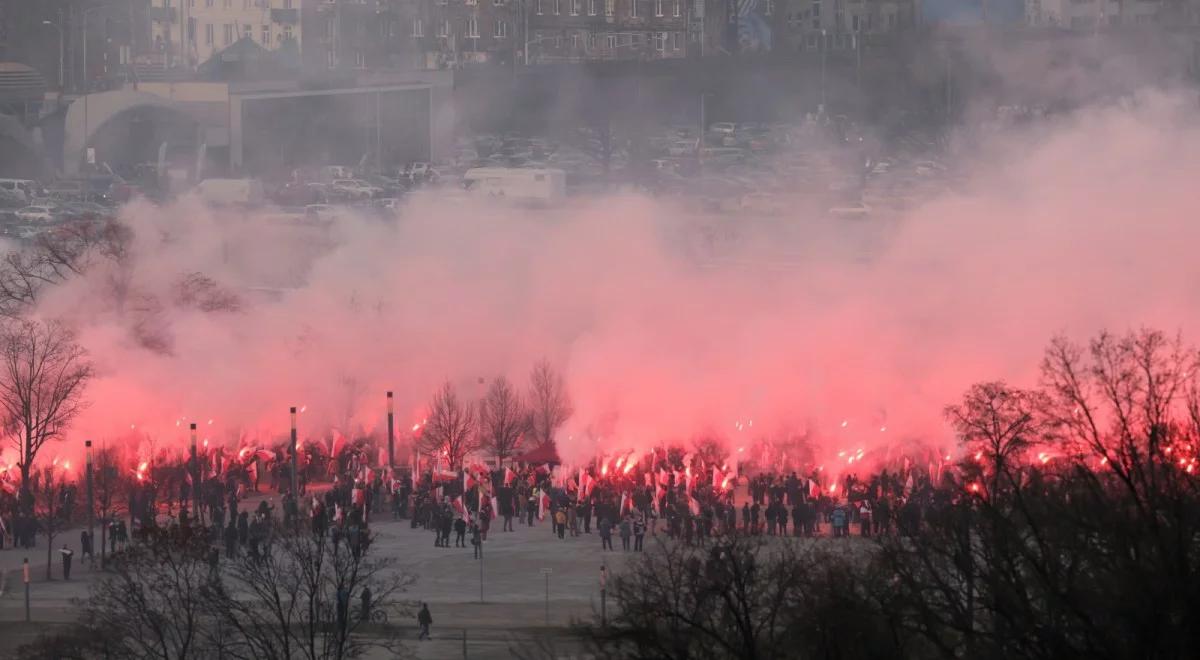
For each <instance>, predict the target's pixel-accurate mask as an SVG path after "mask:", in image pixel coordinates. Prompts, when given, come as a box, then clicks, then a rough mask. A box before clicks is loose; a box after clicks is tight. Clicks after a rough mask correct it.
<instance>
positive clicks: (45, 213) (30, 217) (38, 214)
mask: <svg viewBox="0 0 1200 660" xmlns="http://www.w3.org/2000/svg"><path fill="white" fill-rule="evenodd" d="M17 219H18V220H20V221H21V222H53V221H54V209H53V208H51V207H49V206H26V207H25V208H23V209H19V210H18V211H17Z"/></svg>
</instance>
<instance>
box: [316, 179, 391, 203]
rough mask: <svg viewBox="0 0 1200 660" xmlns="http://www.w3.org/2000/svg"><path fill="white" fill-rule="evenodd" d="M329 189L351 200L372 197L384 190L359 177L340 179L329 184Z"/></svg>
mask: <svg viewBox="0 0 1200 660" xmlns="http://www.w3.org/2000/svg"><path fill="white" fill-rule="evenodd" d="M329 189H330V191H331V192H333V193H334V194H336V195H338V196H339V197H342V198H344V199H350V200H360V199H371V198H372V197H374V196H375V195H376V194H378V193H380V192H383V191H382V190H380V189H378V188H376V187H374V186H371V185H368V184H367V183H366V182H363V181H359V180H358V179H338V180H336V181H334V182H333V183H332V184H330V185H329Z"/></svg>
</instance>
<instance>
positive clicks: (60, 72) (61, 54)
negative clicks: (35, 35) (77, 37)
mask: <svg viewBox="0 0 1200 660" xmlns="http://www.w3.org/2000/svg"><path fill="white" fill-rule="evenodd" d="M42 25H49V26H51V27H53V28H54V29H56V30H58V91H59V92H62V91H63V60H64V59H66V54H65V52H64V48H65V45H64V42H63V29H62V26H61V25H59V24H58V23H55V22H54V21H42Z"/></svg>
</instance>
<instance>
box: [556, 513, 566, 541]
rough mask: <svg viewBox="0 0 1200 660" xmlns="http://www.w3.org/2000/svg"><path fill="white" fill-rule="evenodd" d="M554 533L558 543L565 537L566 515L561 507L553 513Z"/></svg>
mask: <svg viewBox="0 0 1200 660" xmlns="http://www.w3.org/2000/svg"><path fill="white" fill-rule="evenodd" d="M554 531H555V533H556V534H558V538H559V540H560V541H561V540H562V539H564V538H566V536H567V514H566V512H564V511H563V510H562V508H561V507H560V508H559V509H558V510H557V511H555V512H554Z"/></svg>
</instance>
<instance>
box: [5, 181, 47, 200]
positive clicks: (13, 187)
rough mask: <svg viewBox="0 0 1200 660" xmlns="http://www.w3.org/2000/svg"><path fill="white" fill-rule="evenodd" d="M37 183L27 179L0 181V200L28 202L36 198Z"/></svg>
mask: <svg viewBox="0 0 1200 660" xmlns="http://www.w3.org/2000/svg"><path fill="white" fill-rule="evenodd" d="M37 192H38V183H37V181H31V180H29V179H0V198H3V199H6V200H11V201H14V202H29V201H31V200H32V199H33V198H34V197H36V196H37Z"/></svg>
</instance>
